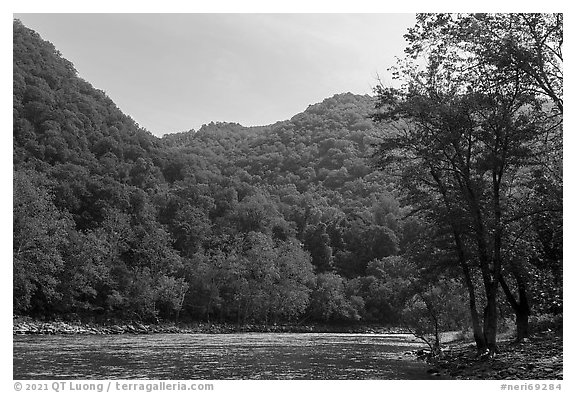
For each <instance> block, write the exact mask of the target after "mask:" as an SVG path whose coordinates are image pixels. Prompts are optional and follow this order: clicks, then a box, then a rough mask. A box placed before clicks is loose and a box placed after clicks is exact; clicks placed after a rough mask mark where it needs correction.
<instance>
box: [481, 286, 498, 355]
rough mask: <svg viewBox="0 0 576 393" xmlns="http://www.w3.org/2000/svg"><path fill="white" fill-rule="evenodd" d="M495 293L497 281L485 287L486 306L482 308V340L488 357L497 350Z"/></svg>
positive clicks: (496, 291) (496, 292)
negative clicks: (484, 342)
mask: <svg viewBox="0 0 576 393" xmlns="http://www.w3.org/2000/svg"><path fill="white" fill-rule="evenodd" d="M497 294H498V283H490V285H488V287H487V288H486V307H485V308H484V340H485V341H486V349H487V350H488V356H489V357H493V356H494V355H495V354H496V352H497V351H498V346H497V344H496V334H497V332H498V308H497V302H496V300H497Z"/></svg>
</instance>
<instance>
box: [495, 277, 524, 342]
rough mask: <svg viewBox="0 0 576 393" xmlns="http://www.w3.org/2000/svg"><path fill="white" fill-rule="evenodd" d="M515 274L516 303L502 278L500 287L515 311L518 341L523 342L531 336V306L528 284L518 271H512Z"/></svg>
mask: <svg viewBox="0 0 576 393" xmlns="http://www.w3.org/2000/svg"><path fill="white" fill-rule="evenodd" d="M512 271H513V272H514V278H515V279H516V282H517V285H518V295H519V296H518V298H519V300H518V301H516V299H515V298H514V295H513V294H512V291H511V290H510V288H509V287H508V284H506V280H505V279H504V278H503V277H502V276H500V286H501V287H502V290H503V291H504V294H505V295H506V299H508V303H510V306H511V307H512V309H513V310H514V314H515V317H516V340H517V341H521V340H522V339H524V338H528V336H529V335H530V326H529V323H528V317H529V316H530V304H529V302H528V295H527V291H526V283H525V282H524V279H523V277H522V276H521V275H520V274H519V273H518V271H517V270H516V269H512Z"/></svg>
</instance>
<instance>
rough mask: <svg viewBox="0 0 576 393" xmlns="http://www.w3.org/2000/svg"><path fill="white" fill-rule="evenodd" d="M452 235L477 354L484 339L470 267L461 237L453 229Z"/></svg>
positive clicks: (481, 351)
mask: <svg viewBox="0 0 576 393" xmlns="http://www.w3.org/2000/svg"><path fill="white" fill-rule="evenodd" d="M453 235H454V241H455V243H456V250H457V252H458V260H459V263H460V267H461V268H462V275H463V276H464V284H465V285H466V289H467V290H468V306H469V308H470V317H471V319H472V332H473V334H474V341H475V342H476V351H477V353H478V354H481V353H483V352H484V351H485V350H486V340H485V339H484V332H483V331H482V325H481V324H480V315H479V314H478V308H477V307H476V293H475V291H474V283H473V282H472V276H471V275H470V269H469V267H468V264H467V263H466V257H465V256H464V246H463V244H462V239H461V238H460V235H459V234H458V232H457V231H456V230H455V229H453Z"/></svg>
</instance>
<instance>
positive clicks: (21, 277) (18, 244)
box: [12, 171, 72, 313]
mask: <svg viewBox="0 0 576 393" xmlns="http://www.w3.org/2000/svg"><path fill="white" fill-rule="evenodd" d="M43 183H45V181H44V180H43V178H42V176H41V175H39V174H38V173H37V172H35V171H15V172H14V215H13V231H14V242H13V249H12V251H13V266H14V311H15V312H17V313H23V312H29V311H30V310H31V309H32V311H33V312H36V313H43V312H45V311H47V309H48V310H50V308H51V306H52V302H53V301H54V300H56V299H58V298H59V296H60V293H59V292H58V291H57V286H58V283H59V281H60V278H59V275H60V272H61V269H62V267H63V264H64V261H63V258H62V254H63V252H64V249H65V246H66V245H67V242H68V240H67V234H68V231H69V230H70V229H71V228H72V220H71V219H70V217H69V216H68V215H67V214H65V213H62V212H60V211H59V210H58V209H56V207H55V206H54V204H53V202H52V196H51V194H50V193H49V191H48V189H47V187H46V184H43Z"/></svg>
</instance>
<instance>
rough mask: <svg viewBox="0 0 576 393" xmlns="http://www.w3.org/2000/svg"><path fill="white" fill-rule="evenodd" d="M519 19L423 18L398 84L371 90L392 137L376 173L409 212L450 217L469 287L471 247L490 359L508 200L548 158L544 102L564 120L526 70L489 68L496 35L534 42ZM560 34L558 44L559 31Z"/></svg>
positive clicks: (557, 97)
mask: <svg viewBox="0 0 576 393" xmlns="http://www.w3.org/2000/svg"><path fill="white" fill-rule="evenodd" d="M516 18H517V17H516V16H505V15H496V16H485V15H464V16H452V15H444V14H441V15H419V16H418V21H417V24H416V26H415V27H414V28H413V29H411V30H410V31H409V33H408V34H407V35H406V37H407V39H408V41H409V45H408V48H407V50H406V52H407V54H408V57H407V58H406V59H405V60H404V62H401V63H400V65H399V67H398V68H397V69H396V75H397V76H398V77H399V78H400V79H402V80H403V82H404V84H403V85H402V87H401V88H400V89H393V88H385V87H383V86H379V87H377V89H376V92H377V94H378V99H379V101H378V104H377V108H378V109H379V112H377V113H376V114H375V115H374V116H373V117H374V119H375V120H377V121H384V122H388V123H389V124H394V125H395V127H396V128H395V130H394V131H391V132H390V133H389V134H388V135H386V136H385V138H384V142H383V143H382V144H381V145H380V149H379V152H378V156H379V158H380V164H381V166H383V167H384V166H386V167H387V166H388V165H389V164H391V163H394V162H396V163H399V162H401V164H400V165H402V167H401V169H400V171H401V172H402V176H403V178H402V181H403V182H404V184H403V185H402V186H403V187H404V189H405V191H407V192H408V194H410V195H411V198H410V200H411V202H413V203H414V204H415V206H420V207H422V208H425V209H436V210H437V209H443V210H445V212H447V213H448V214H449V216H447V217H446V218H445V220H444V222H443V223H442V225H447V226H448V227H449V228H451V231H452V233H453V238H454V239H453V241H454V246H455V248H456V249H457V250H458V255H459V257H458V259H459V261H460V262H459V263H460V266H461V268H462V274H463V275H464V276H465V277H466V276H467V277H471V275H470V273H469V270H470V266H471V265H470V264H469V261H468V260H467V256H466V255H468V252H469V250H470V247H473V248H472V249H471V250H472V251H473V257H474V260H475V261H477V263H478V266H479V268H480V273H481V277H482V282H483V287H484V295H485V298H486V304H485V307H484V313H483V326H482V333H483V334H482V335H483V340H477V345H478V349H479V350H481V351H482V350H484V346H485V348H486V349H487V350H488V351H489V352H490V354H494V353H495V352H496V330H497V296H498V287H499V285H500V283H501V282H502V281H503V279H504V277H503V275H502V269H503V267H504V266H505V263H506V261H505V260H504V254H505V251H506V249H507V247H508V246H509V244H507V243H506V242H507V240H508V239H509V237H508V234H509V233H508V232H509V229H510V228H509V226H508V225H507V224H508V223H509V222H510V220H511V219H512V217H510V216H509V214H510V211H511V210H512V209H511V206H513V204H514V203H515V202H516V200H515V199H514V198H511V197H510V195H514V189H515V187H516V184H515V179H516V178H517V177H518V176H519V174H520V173H521V172H522V171H523V170H524V169H525V168H527V167H530V166H531V165H534V164H533V162H534V161H533V159H534V157H541V156H543V155H545V154H546V153H547V151H546V148H547V146H544V145H543V144H542V143H540V142H541V141H542V140H543V139H544V138H545V137H546V135H548V134H549V132H550V130H551V127H552V128H554V127H555V125H554V124H553V125H552V126H550V122H549V119H550V117H551V116H554V111H551V110H550V109H547V107H546V105H545V102H543V99H544V98H551V99H552V100H553V101H554V103H555V104H556V107H557V108H558V109H559V110H560V111H561V110H562V102H561V98H560V97H561V92H560V93H558V89H554V91H555V92H556V93H555V94H548V93H549V92H548V90H547V89H545V88H544V86H539V87H540V88H541V89H540V90H539V89H535V88H534V86H535V80H537V78H535V77H534V75H532V74H530V73H529V72H527V70H526V69H525V68H523V67H525V66H526V65H525V64H524V63H518V64H516V66H515V67H512V66H510V64H509V63H507V62H504V63H502V62H499V61H496V60H495V57H496V55H495V54H494V52H493V51H494V48H490V43H491V42H493V41H494V34H496V36H498V34H500V33H503V32H505V31H508V33H509V34H519V35H520V36H521V37H523V38H524V39H525V40H526V42H531V40H534V39H535V37H536V36H535V35H534V33H533V31H532V30H531V29H530V26H531V25H530V24H528V25H526V27H527V30H525V31H522V30H521V31H518V30H517V29H516V28H515V27H513V26H514V23H513V22H514V21H515V20H516ZM543 20H548V19H543ZM553 20H554V21H556V22H557V21H558V19H557V18H556V19H553ZM479 26H482V28H480V27H479ZM549 27H550V29H549V32H550V34H548V36H552V35H553V33H554V34H556V33H558V24H557V23H554V24H551V25H550V26H549ZM477 28H478V29H477ZM506 29H508V30H506ZM559 29H560V35H561V23H560V25H559ZM560 47H561V42H560ZM497 48H502V47H501V46H497ZM560 59H561V56H560ZM543 61H547V60H546V59H544V60H543ZM419 62H420V63H419ZM422 62H424V64H425V65H424V66H423V67H421V66H420V64H422ZM541 93H543V94H541ZM423 169H425V170H423ZM407 182H412V183H413V184H410V185H408V184H407ZM426 193H433V194H432V195H431V196H429V197H425V194H426ZM419 198H421V199H420V201H418V199H419ZM465 280H466V281H467V282H469V280H468V279H467V278H465ZM471 284H472V283H471V282H469V284H468V286H469V289H470V290H472V286H471ZM470 300H471V312H472V315H473V316H474V315H475V311H474V310H473V309H472V303H473V302H472V297H471V299H470ZM519 310H520V309H519ZM476 328H479V326H476Z"/></svg>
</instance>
